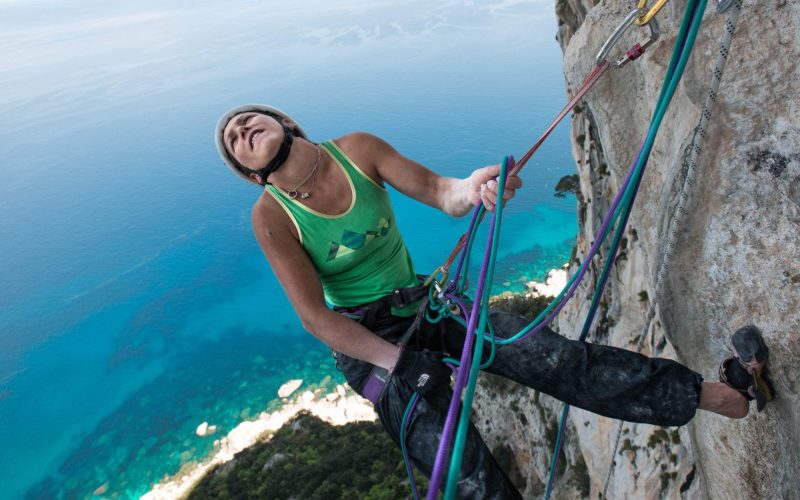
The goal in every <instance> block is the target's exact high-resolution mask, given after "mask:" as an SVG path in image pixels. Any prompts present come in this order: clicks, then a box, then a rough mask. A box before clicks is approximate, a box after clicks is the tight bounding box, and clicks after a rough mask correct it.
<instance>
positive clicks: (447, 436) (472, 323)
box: [427, 209, 495, 500]
mask: <svg viewBox="0 0 800 500" xmlns="http://www.w3.org/2000/svg"><path fill="white" fill-rule="evenodd" d="M475 212H476V213H477V212H478V209H476V210H475ZM475 217H476V216H473V220H474V219H475ZM494 226H495V219H494V217H493V218H492V223H491V226H490V227H489V237H488V238H487V241H486V250H485V251H484V254H483V264H481V271H480V275H479V278H478V286H477V287H476V289H475V303H474V304H473V305H472V312H471V313H470V316H469V323H468V325H467V336H466V339H464V349H463V350H462V351H461V362H460V368H459V370H458V375H457V376H456V385H455V387H454V388H453V397H452V398H451V399H450V407H449V408H448V409H447V419H446V420H445V423H444V429H443V431H442V438H441V439H440V440H439V448H438V449H437V450H436V460H435V461H434V463H433V474H431V483H430V486H429V487H428V495H427V499H428V500H436V495H437V492H438V491H439V485H440V484H441V482H442V472H443V469H444V466H445V463H446V461H447V458H448V456H449V455H450V441H451V439H452V436H453V429H454V428H455V424H456V414H457V413H458V407H459V405H460V403H461V393H462V392H464V386H465V385H466V384H467V379H468V378H469V372H470V365H471V364H472V360H471V357H472V356H471V354H472V345H473V342H474V340H475V327H476V326H477V324H478V316H479V314H480V310H481V297H482V296H483V288H484V286H485V285H486V274H487V272H488V269H489V258H490V257H491V254H492V237H493V235H494ZM465 248H466V247H465Z"/></svg>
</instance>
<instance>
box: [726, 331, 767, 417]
mask: <svg viewBox="0 0 800 500" xmlns="http://www.w3.org/2000/svg"><path fill="white" fill-rule="evenodd" d="M731 343H732V344H733V353H734V355H733V356H731V357H730V358H728V359H726V360H724V361H723V362H722V364H721V365H720V366H719V380H720V382H723V383H725V384H727V385H728V386H729V387H732V388H734V389H736V390H737V391H739V392H740V393H741V394H742V395H743V396H744V397H745V398H747V400H748V401H752V400H753V399H755V400H756V408H758V411H762V410H763V409H764V407H765V406H766V405H767V403H768V402H769V401H772V400H773V399H774V397H775V389H774V388H773V386H772V383H771V382H770V380H769V378H768V374H767V361H768V360H769V349H768V348H767V344H765V343H764V339H763V338H762V337H761V332H760V331H759V330H758V328H756V327H755V326H753V325H748V326H745V327H742V328H739V329H738V330H736V332H735V333H734V334H733V336H732V337H731Z"/></svg>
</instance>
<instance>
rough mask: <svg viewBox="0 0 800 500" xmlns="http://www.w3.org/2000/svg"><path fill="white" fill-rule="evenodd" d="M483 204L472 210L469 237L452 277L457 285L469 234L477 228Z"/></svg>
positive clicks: (464, 258) (467, 233) (465, 255)
mask: <svg viewBox="0 0 800 500" xmlns="http://www.w3.org/2000/svg"><path fill="white" fill-rule="evenodd" d="M482 206H483V204H482V203H478V205H477V206H476V207H475V210H473V211H472V219H471V220H470V221H469V229H467V232H466V233H465V234H466V235H467V238H468V239H467V240H466V241H465V242H464V248H463V249H461V258H460V259H459V260H458V267H457V268H456V274H455V275H454V276H453V278H452V280H453V283H455V284H456V286H458V277H459V276H461V268H462V267H463V266H464V261H465V260H466V257H467V249H468V248H469V235H470V234H472V231H473V229H475V224H476V223H477V222H478V213H480V211H481V207H482Z"/></svg>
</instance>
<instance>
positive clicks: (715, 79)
mask: <svg viewBox="0 0 800 500" xmlns="http://www.w3.org/2000/svg"><path fill="white" fill-rule="evenodd" d="M731 4H732V6H733V9H732V10H730V13H729V14H728V19H727V21H726V23H725V32H724V34H723V37H722V41H721V42H720V48H719V54H718V56H717V61H716V63H715V66H714V71H713V72H712V76H711V82H710V83H709V86H708V92H707V93H706V99H705V102H704V103H703V111H702V112H701V114H700V122H699V123H698V125H697V129H696V130H697V131H696V133H695V135H694V137H693V139H692V145H691V149H690V151H691V152H690V156H689V161H688V167H687V170H686V177H685V178H684V181H683V186H682V187H681V192H680V195H679V196H678V203H677V205H676V206H675V210H674V214H673V216H672V219H671V220H670V224H669V229H668V230H667V242H666V244H665V245H664V251H663V255H662V256H661V261H660V264H659V267H658V272H657V273H656V286H655V293H654V297H653V301H652V302H651V303H650V305H649V307H648V309H647V314H646V316H645V321H644V326H643V327H642V332H641V334H640V335H639V341H638V343H637V345H636V352H641V350H642V347H643V345H644V341H645V338H647V336H648V335H647V334H648V332H649V331H650V325H651V322H652V320H653V318H654V317H655V313H656V306H657V305H658V303H659V301H660V299H661V295H662V293H663V288H664V283H665V282H666V276H667V273H668V271H669V263H670V259H671V258H672V252H673V250H674V249H675V243H676V240H677V236H678V233H679V229H680V226H681V224H682V222H683V214H684V209H685V207H686V204H687V203H688V201H689V192H690V189H691V187H692V186H693V185H694V178H695V175H696V173H697V160H698V158H699V157H700V154H701V153H702V152H703V147H704V146H705V140H706V137H707V128H708V123H709V121H710V120H711V112H712V111H713V108H714V105H715V104H716V101H717V92H718V91H719V85H720V82H721V80H722V75H723V72H724V71H725V64H726V62H727V60H728V54H729V53H730V46H731V41H732V40H733V34H734V33H735V31H736V23H737V21H738V19H739V12H740V10H741V8H742V0H731ZM623 425H624V424H623V422H622V421H620V422H619V426H618V428H617V436H616V438H615V440H614V446H613V449H612V453H611V460H610V462H609V468H608V473H607V474H606V480H605V483H604V485H603V496H602V498H607V496H606V493H607V491H608V486H609V483H610V481H611V474H612V473H613V470H614V461H615V457H616V454H617V449H618V447H619V441H620V437H621V436H622V427H623Z"/></svg>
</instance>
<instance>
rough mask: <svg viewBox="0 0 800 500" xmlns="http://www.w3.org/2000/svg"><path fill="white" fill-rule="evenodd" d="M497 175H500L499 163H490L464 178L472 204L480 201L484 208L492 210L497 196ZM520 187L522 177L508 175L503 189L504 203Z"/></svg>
mask: <svg viewBox="0 0 800 500" xmlns="http://www.w3.org/2000/svg"><path fill="white" fill-rule="evenodd" d="M498 175H500V165H490V166H488V167H483V168H479V169H477V170H475V171H474V172H472V174H470V176H469V177H467V179H465V180H466V181H467V182H466V184H467V186H468V189H469V194H468V197H469V201H470V202H471V203H472V204H473V205H477V204H478V202H480V201H482V202H483V206H484V207H486V210H489V211H493V210H494V207H495V206H496V205H497V199H498V196H499V195H498V193H497V188H498V184H497V176H498ZM520 187H522V179H520V178H519V177H518V176H517V175H510V176H508V178H506V185H505V189H504V190H503V202H504V203H505V202H506V201H508V200H510V199H511V198H513V197H514V195H515V194H516V192H517V189H519V188H520Z"/></svg>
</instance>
